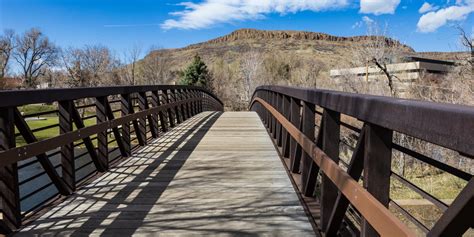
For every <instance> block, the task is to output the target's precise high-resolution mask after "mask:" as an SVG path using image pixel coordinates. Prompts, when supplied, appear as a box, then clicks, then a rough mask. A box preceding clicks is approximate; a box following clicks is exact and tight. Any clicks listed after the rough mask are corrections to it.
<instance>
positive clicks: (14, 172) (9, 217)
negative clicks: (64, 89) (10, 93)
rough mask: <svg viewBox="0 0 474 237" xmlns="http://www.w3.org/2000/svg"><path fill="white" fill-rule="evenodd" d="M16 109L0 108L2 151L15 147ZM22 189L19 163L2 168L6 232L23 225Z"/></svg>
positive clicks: (1, 200) (0, 209) (0, 198)
mask: <svg viewBox="0 0 474 237" xmlns="http://www.w3.org/2000/svg"><path fill="white" fill-rule="evenodd" d="M13 120H14V109H13V108H0V151H3V150H8V149H10V148H14V147H15V127H14V124H13ZM19 193H20V191H19V186H18V167H17V164H16V163H15V164H11V165H6V166H3V167H1V168H0V194H1V195H0V213H1V215H2V216H3V218H2V219H1V220H0V221H1V222H2V223H3V225H4V226H5V227H6V229H3V228H2V229H0V230H2V232H4V234H8V233H11V232H12V231H14V230H16V229H17V228H19V227H20V225H21V214H20V194H19Z"/></svg>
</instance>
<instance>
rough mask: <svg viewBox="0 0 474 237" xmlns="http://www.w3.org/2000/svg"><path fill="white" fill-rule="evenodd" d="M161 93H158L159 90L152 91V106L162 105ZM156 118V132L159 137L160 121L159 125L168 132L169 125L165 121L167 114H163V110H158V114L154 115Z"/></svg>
mask: <svg viewBox="0 0 474 237" xmlns="http://www.w3.org/2000/svg"><path fill="white" fill-rule="evenodd" d="M160 104H161V103H160V95H159V93H158V91H152V92H151V106H152V107H155V108H156V107H159V106H160ZM154 116H155V117H154V119H155V124H156V132H157V137H158V136H159V130H160V129H159V127H158V123H159V126H161V130H162V131H163V132H166V130H167V127H166V122H165V116H164V115H163V112H162V111H160V112H158V113H157V114H155V115H154Z"/></svg>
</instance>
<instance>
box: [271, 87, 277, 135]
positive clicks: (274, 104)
mask: <svg viewBox="0 0 474 237" xmlns="http://www.w3.org/2000/svg"><path fill="white" fill-rule="evenodd" d="M277 100H278V95H277V93H276V92H273V93H272V107H273V108H275V109H278V108H277V104H278V102H277ZM277 124H278V121H277V119H276V118H275V117H274V116H272V137H273V139H276V137H277V127H278V125H277Z"/></svg>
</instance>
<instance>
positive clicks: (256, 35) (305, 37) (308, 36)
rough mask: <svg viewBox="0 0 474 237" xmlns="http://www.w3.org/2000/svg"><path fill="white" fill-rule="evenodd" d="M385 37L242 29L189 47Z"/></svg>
mask: <svg viewBox="0 0 474 237" xmlns="http://www.w3.org/2000/svg"><path fill="white" fill-rule="evenodd" d="M377 37H383V36H354V37H341V36H334V35H329V34H324V33H317V32H308V31H282V30H271V31H270V30H256V29H240V30H236V31H234V32H232V33H230V34H228V35H225V36H222V37H219V38H216V39H212V40H209V41H206V42H203V43H198V44H194V45H190V46H188V47H190V48H194V47H200V46H205V45H211V44H219V43H229V42H236V41H251V40H252V41H267V40H295V41H299V40H301V41H330V42H361V43H364V42H369V41H373V40H375V39H377ZM384 40H385V42H386V44H387V45H389V46H392V45H397V46H402V47H406V49H407V50H408V51H413V49H411V48H410V47H408V46H406V45H403V44H401V43H400V42H399V41H397V40H394V39H390V38H386V37H384Z"/></svg>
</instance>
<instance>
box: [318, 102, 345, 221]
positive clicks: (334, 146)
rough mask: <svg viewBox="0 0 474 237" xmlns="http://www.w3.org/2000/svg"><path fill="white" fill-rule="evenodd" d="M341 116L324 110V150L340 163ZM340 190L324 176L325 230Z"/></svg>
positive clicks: (322, 191) (323, 219) (322, 214)
mask: <svg viewBox="0 0 474 237" xmlns="http://www.w3.org/2000/svg"><path fill="white" fill-rule="evenodd" d="M340 123H341V114H340V113H339V112H336V111H332V110H329V109H326V108H325V109H324V112H323V118H322V121H321V127H320V129H322V131H321V132H322V134H321V135H322V150H323V151H324V153H326V155H328V156H329V158H331V159H332V160H333V161H334V162H336V163H339V140H340V137H339V136H340ZM337 192H338V189H337V187H336V185H334V183H332V181H331V180H330V179H329V178H328V177H327V176H326V175H324V174H322V189H321V228H322V229H323V230H325V229H326V228H327V226H328V223H329V219H330V218H331V213H332V209H333V208H334V204H335V202H336V199H337Z"/></svg>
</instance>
